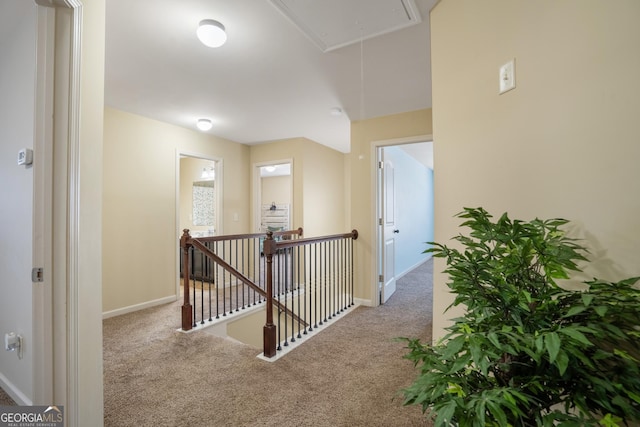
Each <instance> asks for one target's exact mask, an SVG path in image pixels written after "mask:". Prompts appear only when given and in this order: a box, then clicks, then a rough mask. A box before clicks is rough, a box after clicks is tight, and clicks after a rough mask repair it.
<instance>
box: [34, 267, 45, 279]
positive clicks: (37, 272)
mask: <svg viewBox="0 0 640 427" xmlns="http://www.w3.org/2000/svg"><path fill="white" fill-rule="evenodd" d="M31 281H32V282H34V283H37V282H44V270H43V268H42V267H34V268H32V269H31Z"/></svg>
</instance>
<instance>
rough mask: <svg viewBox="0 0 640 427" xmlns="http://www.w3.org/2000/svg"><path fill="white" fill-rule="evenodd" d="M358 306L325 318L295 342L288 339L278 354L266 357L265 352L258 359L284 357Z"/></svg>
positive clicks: (271, 359) (269, 360)
mask: <svg viewBox="0 0 640 427" xmlns="http://www.w3.org/2000/svg"><path fill="white" fill-rule="evenodd" d="M358 307H359V305H358V304H357V303H356V304H354V305H352V306H351V307H348V308H347V309H346V310H344V311H342V312H340V313H339V314H336V315H334V316H333V317H332V318H331V319H329V320H325V321H324V323H323V324H322V325H321V326H320V325H319V326H317V327H315V328H314V329H313V331H311V332H308V333H307V334H306V335H303V336H302V338H296V340H295V342H293V341H291V340H288V341H287V342H288V345H287V346H286V347H285V346H281V349H280V350H278V351H276V355H275V356H273V357H265V355H264V352H263V353H260V354H258V355H257V356H256V357H257V358H258V359H262V360H264V361H265V362H275V361H277V360H279V359H281V358H283V357H284V356H286V355H287V354H289V353H290V352H292V351H293V350H295V349H296V348H298V347H300V346H301V345H302V344H304V343H305V342H307V341H309V340H310V339H312V338H313V337H315V336H316V335H318V334H319V333H321V332H322V331H325V330H326V329H327V328H329V327H331V325H334V324H335V323H336V322H339V321H340V320H341V319H342V318H343V317H344V316H346V315H348V314H351V313H352V312H353V311H354V310H355V309H356V308H358Z"/></svg>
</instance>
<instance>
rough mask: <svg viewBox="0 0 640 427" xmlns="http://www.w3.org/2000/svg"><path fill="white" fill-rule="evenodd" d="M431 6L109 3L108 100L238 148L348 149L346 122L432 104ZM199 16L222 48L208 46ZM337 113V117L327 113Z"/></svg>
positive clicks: (233, 0)
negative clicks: (291, 143)
mask: <svg viewBox="0 0 640 427" xmlns="http://www.w3.org/2000/svg"><path fill="white" fill-rule="evenodd" d="M435 2H436V0H322V1H318V0H180V1H176V0H135V1H131V0H107V1H106V8H107V33H106V70H105V75H106V77H105V78H106V81H105V103H106V104H107V105H108V106H111V107H114V108H117V109H120V110H124V111H128V112H131V113H135V114H139V115H142V116H146V117H149V118H153V119H156V120H160V121H163V122H167V123H172V124H175V125H178V126H183V127H187V128H194V129H195V122H196V120H197V119H198V118H210V119H211V120H212V121H213V128H212V129H211V130H209V131H207V132H209V133H211V134H213V135H217V136H220V137H223V138H227V139H230V140H233V141H236V142H241V143H245V144H258V143H263V142H268V141H272V140H278V139H287V138H295V137H305V138H308V139H311V140H313V141H316V142H318V143H320V144H323V145H326V146H329V147H332V148H334V149H336V150H339V151H342V152H345V153H346V152H349V151H350V122H351V121H355V120H361V119H367V118H372V117H377V116H384V115H389V114H395V113H401V112H406V111H413V110H417V109H422V108H429V107H431V73H430V63H429V57H430V51H429V11H430V9H431V7H433V4H434V3H435ZM203 19H214V20H217V21H219V22H221V23H222V24H223V25H224V26H225V28H226V31H227V35H228V40H227V42H226V44H224V45H223V46H222V47H219V48H208V47H206V46H204V45H203V44H201V43H200V42H199V40H198V39H197V37H196V29H197V26H198V23H199V22H200V21H201V20H203ZM337 109H339V110H340V111H341V112H342V113H341V114H335V112H336V111H337Z"/></svg>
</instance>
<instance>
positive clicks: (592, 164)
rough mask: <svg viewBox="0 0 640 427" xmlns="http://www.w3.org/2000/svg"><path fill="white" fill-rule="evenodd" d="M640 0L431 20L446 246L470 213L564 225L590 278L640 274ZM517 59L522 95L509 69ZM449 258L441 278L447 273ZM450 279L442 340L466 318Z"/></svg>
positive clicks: (469, 11)
mask: <svg viewBox="0 0 640 427" xmlns="http://www.w3.org/2000/svg"><path fill="white" fill-rule="evenodd" d="M639 16H640V2H637V1H635V0H626V1H625V0H618V1H614V2H604V1H599V0H591V1H585V0H564V1H555V0H541V1H536V2H525V1H512V0H488V1H485V2H476V1H473V0H446V1H442V2H440V3H439V4H438V5H437V6H436V8H435V9H434V10H433V11H432V13H431V33H432V46H431V49H432V70H433V112H434V114H433V122H434V156H435V158H436V159H437V165H436V167H435V168H434V172H435V178H434V181H435V216H436V218H435V229H436V233H435V238H436V240H437V241H440V242H445V241H448V239H449V238H450V237H452V236H454V235H455V234H457V233H458V232H459V228H458V225H459V220H457V219H455V218H453V217H452V216H453V215H454V214H456V213H457V212H459V211H460V210H462V208H463V207H466V206H483V207H485V208H486V209H487V210H489V211H490V212H492V213H494V215H499V214H501V213H503V212H505V211H507V212H509V213H510V215H511V217H517V218H521V219H525V220H528V219H533V218H534V217H540V218H550V217H564V218H567V219H569V220H571V221H573V224H574V230H573V232H574V233H575V234H577V235H578V236H580V237H582V238H584V239H585V242H584V243H585V244H586V245H587V246H589V247H590V249H591V256H590V258H591V259H592V260H593V261H594V263H593V264H592V265H591V266H590V267H589V268H588V272H589V275H596V276H599V277H601V278H604V279H610V280H616V279H620V278H622V277H626V276H637V275H640V266H639V265H638V262H637V258H638V257H637V255H638V253H640V227H639V226H638V218H639V217H640V192H638V188H637V186H638V183H639V182H640V168H639V167H638V164H637V160H638V158H640V144H638V124H637V123H638V118H637V115H638V112H639V111H640V82H639V81H638V76H639V75H640V55H638V54H637V52H638V40H640V26H638V25H637V18H638V17H639ZM511 58H515V60H516V67H515V68H516V84H517V86H516V88H515V90H512V91H510V92H507V93H505V94H503V95H498V69H499V67H500V66H501V65H502V64H503V63H505V62H507V61H508V60H510V59H511ZM438 261H440V260H438ZM443 267H444V266H443V265H442V263H441V262H440V263H438V264H436V267H435V271H436V272H438V271H442V269H443ZM445 282H446V277H443V276H442V275H436V278H435V292H434V332H435V335H436V336H439V335H441V334H442V330H443V328H444V327H445V326H446V325H448V324H449V321H448V320H447V319H449V318H451V317H453V313H449V314H446V315H443V314H442V312H443V310H444V308H445V307H446V306H447V305H448V304H449V303H450V302H451V301H452V298H451V295H449V294H448V292H447V291H448V288H446V286H445Z"/></svg>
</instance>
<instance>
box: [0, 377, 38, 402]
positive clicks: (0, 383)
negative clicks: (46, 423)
mask: <svg viewBox="0 0 640 427" xmlns="http://www.w3.org/2000/svg"><path fill="white" fill-rule="evenodd" d="M0 387H2V389H3V390H4V391H5V392H6V393H7V394H8V395H9V397H11V398H12V399H13V401H14V402H16V403H17V404H18V405H20V406H32V405H33V401H32V400H31V399H29V398H28V397H27V396H26V395H25V394H24V393H23V392H21V391H20V390H19V389H18V388H17V387H16V386H15V385H14V384H13V383H12V382H11V381H9V379H8V378H7V377H5V376H4V375H3V374H2V373H1V372H0Z"/></svg>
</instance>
